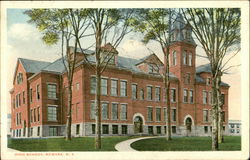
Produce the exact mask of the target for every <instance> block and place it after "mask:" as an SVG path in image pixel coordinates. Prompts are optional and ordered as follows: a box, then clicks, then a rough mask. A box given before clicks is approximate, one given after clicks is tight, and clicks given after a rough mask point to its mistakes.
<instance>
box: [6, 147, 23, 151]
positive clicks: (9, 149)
mask: <svg viewBox="0 0 250 160" xmlns="http://www.w3.org/2000/svg"><path fill="white" fill-rule="evenodd" d="M7 151H8V152H21V151H18V150H15V149H12V148H7Z"/></svg>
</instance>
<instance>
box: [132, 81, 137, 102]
mask: <svg viewBox="0 0 250 160" xmlns="http://www.w3.org/2000/svg"><path fill="white" fill-rule="evenodd" d="M132 99H137V85H136V84H132Z"/></svg>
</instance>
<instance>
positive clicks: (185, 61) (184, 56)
mask: <svg viewBox="0 0 250 160" xmlns="http://www.w3.org/2000/svg"><path fill="white" fill-rule="evenodd" d="M182 57H183V64H184V65H187V52H186V51H184V52H183V53H182Z"/></svg>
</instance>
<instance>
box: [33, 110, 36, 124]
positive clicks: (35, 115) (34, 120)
mask: <svg viewBox="0 0 250 160" xmlns="http://www.w3.org/2000/svg"><path fill="white" fill-rule="evenodd" d="M33 113H34V122H36V108H34V112H33Z"/></svg>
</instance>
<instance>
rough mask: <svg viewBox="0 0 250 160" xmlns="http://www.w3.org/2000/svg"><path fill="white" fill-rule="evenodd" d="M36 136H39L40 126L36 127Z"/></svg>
mask: <svg viewBox="0 0 250 160" xmlns="http://www.w3.org/2000/svg"><path fill="white" fill-rule="evenodd" d="M37 136H40V127H37Z"/></svg>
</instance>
